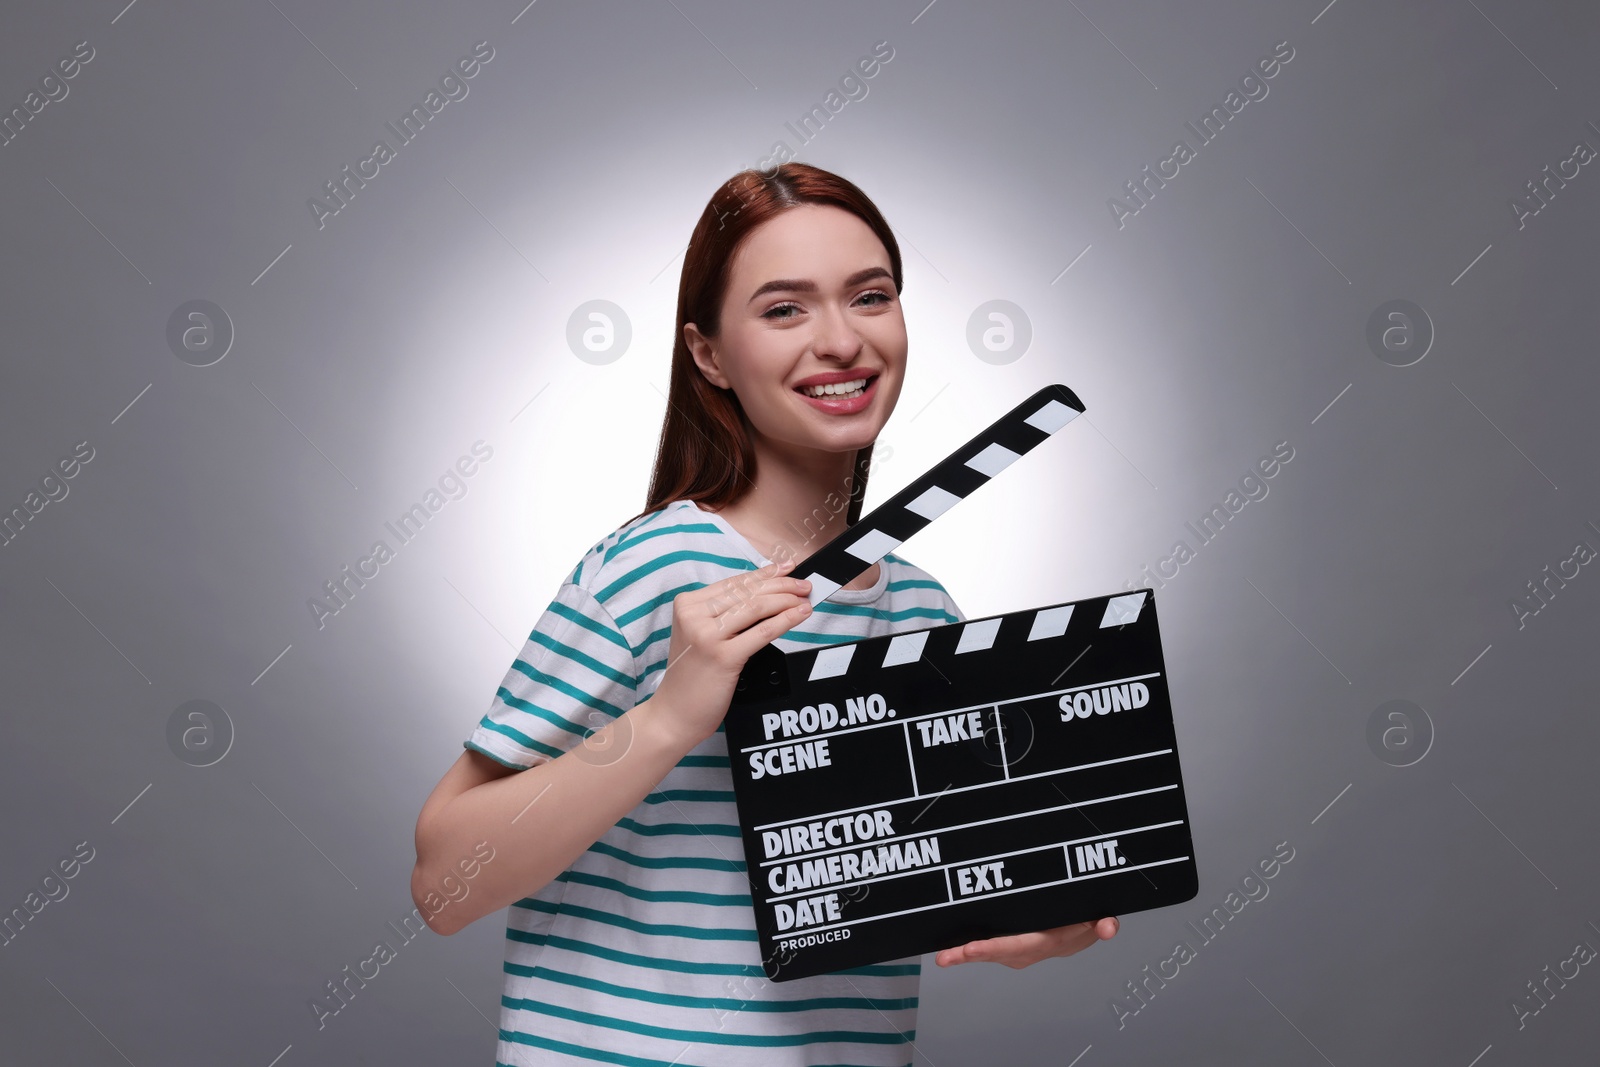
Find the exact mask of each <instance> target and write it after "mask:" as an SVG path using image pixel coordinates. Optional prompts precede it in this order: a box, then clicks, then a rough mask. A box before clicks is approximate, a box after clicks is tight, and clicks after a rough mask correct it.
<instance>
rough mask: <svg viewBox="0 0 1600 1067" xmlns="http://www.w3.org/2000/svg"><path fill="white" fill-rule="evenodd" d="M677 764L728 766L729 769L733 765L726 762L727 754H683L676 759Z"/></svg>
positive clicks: (681, 765)
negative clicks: (679, 758)
mask: <svg viewBox="0 0 1600 1067" xmlns="http://www.w3.org/2000/svg"><path fill="white" fill-rule="evenodd" d="M717 729H719V730H720V729H722V727H720V726H719V727H717ZM678 766H680V767H728V768H730V769H731V768H732V766H733V765H732V764H730V763H729V762H728V757H727V756H685V757H683V758H682V759H681V760H679V761H678Z"/></svg>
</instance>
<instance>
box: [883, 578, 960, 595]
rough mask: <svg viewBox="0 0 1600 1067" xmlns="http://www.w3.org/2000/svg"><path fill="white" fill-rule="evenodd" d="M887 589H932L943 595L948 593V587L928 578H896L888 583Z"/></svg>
mask: <svg viewBox="0 0 1600 1067" xmlns="http://www.w3.org/2000/svg"><path fill="white" fill-rule="evenodd" d="M889 589H890V590H891V591H892V590H895V589H933V590H936V591H937V592H940V593H943V594H944V595H945V596H949V595H950V591H949V590H948V589H946V588H945V587H944V586H942V585H940V584H939V583H938V582H935V581H933V580H931V579H929V578H897V579H895V580H893V581H891V582H890V583H889Z"/></svg>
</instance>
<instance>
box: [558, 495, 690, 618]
mask: <svg viewBox="0 0 1600 1067" xmlns="http://www.w3.org/2000/svg"><path fill="white" fill-rule="evenodd" d="M721 538H722V532H721V530H720V529H719V528H718V527H717V526H716V525H715V524H713V523H711V522H709V521H707V520H706V518H705V516H704V515H703V514H702V513H701V512H700V509H699V508H697V507H695V506H694V504H693V503H692V502H691V501H688V500H674V501H672V502H670V503H667V504H663V505H662V506H661V507H659V508H656V509H655V510H653V511H651V512H648V513H647V514H644V515H641V516H638V517H637V518H634V519H631V520H629V521H628V522H626V523H624V524H623V525H621V526H619V527H617V528H616V529H615V530H612V531H611V532H610V533H608V534H607V535H606V536H605V537H603V538H601V539H600V541H599V542H598V543H597V544H595V546H594V547H593V548H591V549H589V551H587V552H585V553H584V555H583V558H582V559H580V560H579V561H578V564H577V566H575V567H574V568H573V569H572V572H571V573H570V574H569V575H568V577H567V581H568V582H571V583H572V584H575V585H579V586H582V587H583V588H584V589H586V590H588V591H589V592H591V593H595V594H596V595H598V594H600V593H602V592H607V591H615V590H616V589H619V588H621V587H622V586H626V585H630V584H633V583H634V582H637V581H640V580H644V579H647V578H653V579H654V581H652V582H651V584H659V581H660V580H664V579H666V578H668V577H669V576H668V575H665V574H662V573H660V572H662V571H663V570H665V569H667V565H668V564H670V563H672V562H674V561H681V560H692V559H699V558H702V557H704V556H705V555H706V554H707V553H708V551H709V550H711V549H714V548H718V547H720V546H718V545H717V544H716V541H718V540H721ZM601 599H602V600H604V599H607V598H606V597H601Z"/></svg>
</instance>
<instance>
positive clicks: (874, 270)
mask: <svg viewBox="0 0 1600 1067" xmlns="http://www.w3.org/2000/svg"><path fill="white" fill-rule="evenodd" d="M873 278H887V279H889V280H890V281H893V280H894V275H892V274H890V273H889V272H888V270H886V269H885V268H883V267H867V268H866V269H865V270H858V271H856V272H855V273H854V274H852V275H850V277H848V278H846V279H845V280H844V287H845V288H846V289H849V288H851V287H852V286H856V285H860V284H861V283H862V282H865V281H870V280H871V279H873ZM816 291H817V283H816V282H814V281H812V280H811V279H809V278H779V279H777V280H776V281H770V282H767V283H766V284H765V285H763V286H761V288H759V289H757V290H756V291H755V292H753V293H751V294H750V302H752V303H753V302H754V301H755V300H756V299H757V298H759V297H761V296H764V295H765V294H767V293H774V292H783V293H814V292H816Z"/></svg>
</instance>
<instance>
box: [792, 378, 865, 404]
mask: <svg viewBox="0 0 1600 1067" xmlns="http://www.w3.org/2000/svg"><path fill="white" fill-rule="evenodd" d="M801 391H802V392H803V393H805V394H806V395H807V396H818V397H821V396H837V397H840V398H842V399H845V400H851V399H854V398H855V397H858V396H860V395H861V394H862V393H864V392H866V391H867V380H866V379H865V378H857V379H856V380H855V381H853V382H834V383H832V384H830V385H807V386H802V387H801Z"/></svg>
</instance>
